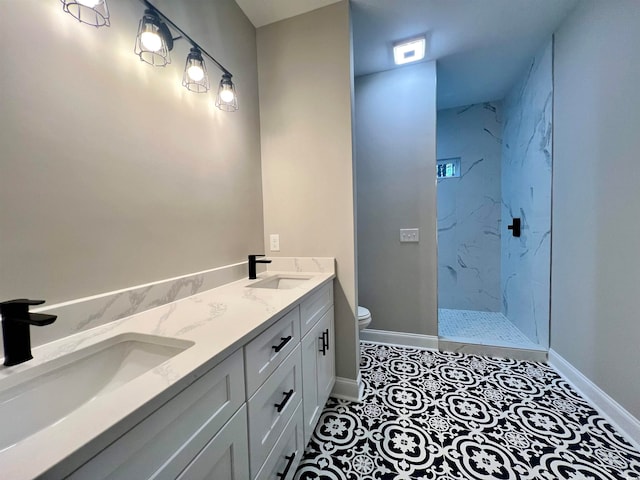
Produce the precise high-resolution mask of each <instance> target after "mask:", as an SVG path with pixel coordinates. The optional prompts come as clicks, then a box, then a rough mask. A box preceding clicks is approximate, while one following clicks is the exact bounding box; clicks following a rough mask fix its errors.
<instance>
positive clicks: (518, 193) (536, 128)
mask: <svg viewBox="0 0 640 480" xmlns="http://www.w3.org/2000/svg"><path fill="white" fill-rule="evenodd" d="M551 68H552V45H551V43H549V44H548V45H546V47H545V48H544V49H543V50H542V51H541V52H540V54H539V55H537V56H536V57H535V58H534V60H533V61H532V63H531V68H530V69H529V70H528V71H527V74H526V75H525V76H524V77H523V78H522V79H521V80H520V82H518V83H517V84H516V85H515V86H514V87H513V88H512V90H511V92H510V93H509V94H508V95H507V97H506V98H505V100H504V119H505V122H504V129H503V140H504V141H503V147H502V209H501V211H502V223H503V225H504V226H505V227H503V235H502V242H501V246H502V259H501V260H502V261H501V275H500V277H501V298H502V312H503V313H504V314H505V315H506V317H507V318H508V319H509V320H510V321H511V322H513V323H514V325H516V326H517V327H518V328H519V329H520V330H521V331H522V332H523V333H525V334H526V335H527V336H528V337H529V338H530V339H531V340H532V341H534V342H540V344H541V345H542V346H544V347H548V341H549V340H548V335H549V334H548V330H549V306H548V304H549V295H550V291H549V290H550V274H549V272H550V245H551V167H552V165H551V148H552V147H551V146H552V136H551V131H552V129H551V126H552V104H553V83H552V72H551ZM514 217H517V218H520V219H521V221H522V234H521V237H520V238H515V237H513V236H511V235H510V234H509V233H508V232H507V231H506V225H508V224H510V223H511V219H512V218H514Z"/></svg>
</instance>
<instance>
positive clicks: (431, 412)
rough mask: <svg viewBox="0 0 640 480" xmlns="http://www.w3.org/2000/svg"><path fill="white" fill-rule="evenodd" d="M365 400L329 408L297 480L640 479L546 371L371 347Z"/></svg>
mask: <svg viewBox="0 0 640 480" xmlns="http://www.w3.org/2000/svg"><path fill="white" fill-rule="evenodd" d="M361 371H362V378H363V382H364V384H365V392H364V401H363V402H362V403H352V402H347V401H344V400H336V399H330V400H329V402H328V404H327V406H326V407H325V409H324V411H323V413H322V416H321V418H320V421H319V423H318V426H317V428H316V430H315V432H314V433H313V436H312V438H311V441H310V442H309V444H308V445H307V449H306V452H305V455H304V457H303V459H302V462H301V463H300V466H299V468H298V471H297V472H296V476H295V478H296V479H297V480H316V479H317V480H345V479H348V480H386V479H389V480H391V479H394V480H413V479H438V480H460V479H474V480H489V479H491V480H493V479H505V480H507V479H508V480H512V479H513V480H520V479H522V480H533V479H536V480H537V479H540V480H561V479H567V480H601V479H602V480H610V479H625V480H630V479H640V452H638V451H637V450H635V449H634V448H633V446H632V445H630V444H629V443H628V442H627V441H625V439H624V438H622V437H621V436H620V435H619V434H618V433H617V432H616V431H615V430H614V428H613V427H612V426H611V425H610V424H609V423H608V422H607V421H606V420H605V419H604V418H603V417H602V416H600V415H599V414H598V413H597V412H596V411H595V410H594V409H593V408H592V407H591V406H590V405H589V404H588V403H587V402H586V401H585V400H584V399H583V398H581V397H580V395H578V394H577V393H576V392H575V391H574V390H573V389H572V388H571V387H570V386H569V384H568V383H567V382H565V381H564V380H563V379H562V378H561V377H560V376H558V374H556V373H555V372H554V370H553V369H552V368H551V367H549V366H547V365H545V364H543V363H536V362H525V361H519V360H507V359H497V358H489V357H480V356H474V355H464V354H459V353H440V352H433V351H427V350H420V349H416V348H404V347H393V346H388V345H376V344H371V343H363V344H362V366H361Z"/></svg>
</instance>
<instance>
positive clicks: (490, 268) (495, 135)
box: [437, 102, 502, 312]
mask: <svg viewBox="0 0 640 480" xmlns="http://www.w3.org/2000/svg"><path fill="white" fill-rule="evenodd" d="M500 117H501V103H500V102H489V103H480V104H475V105H468V106H465V107H459V108H451V109H446V110H440V111H438V131H437V141H438V144H437V152H438V159H444V158H452V157H459V158H460V177H458V178H442V179H438V307H439V308H448V309H457V310H478V311H485V312H499V311H500V306H501V296H500V156H501V139H500V138H501V136H502V122H501V118H500Z"/></svg>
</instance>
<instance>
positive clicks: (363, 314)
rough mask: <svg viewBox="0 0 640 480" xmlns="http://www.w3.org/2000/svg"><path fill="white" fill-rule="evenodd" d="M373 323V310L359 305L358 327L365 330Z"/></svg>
mask: <svg viewBox="0 0 640 480" xmlns="http://www.w3.org/2000/svg"><path fill="white" fill-rule="evenodd" d="M370 323H371V312H370V311H369V310H368V309H366V308H364V307H361V306H359V305H358V328H359V329H360V330H364V329H365V328H367V327H368V326H369V324H370Z"/></svg>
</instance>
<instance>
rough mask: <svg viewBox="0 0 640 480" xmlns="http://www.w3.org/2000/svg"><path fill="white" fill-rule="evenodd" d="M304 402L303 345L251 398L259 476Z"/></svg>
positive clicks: (253, 461)
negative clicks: (262, 467) (273, 449)
mask: <svg viewBox="0 0 640 480" xmlns="http://www.w3.org/2000/svg"><path fill="white" fill-rule="evenodd" d="M301 399H302V358H301V356H300V345H297V346H296V348H295V350H294V351H293V352H291V354H290V355H289V356H288V357H287V358H286V359H285V360H284V361H283V362H282V363H281V364H280V366H279V367H278V368H277V369H276V371H275V372H273V374H272V375H271V376H270V377H269V379H268V380H267V381H266V382H265V383H264V385H262V386H261V387H260V388H259V389H258V391H257V392H256V393H255V394H254V395H253V397H251V398H250V399H249V402H248V404H249V456H250V462H249V463H250V466H251V473H252V475H255V474H256V473H257V472H258V471H259V470H260V467H261V466H262V464H263V463H264V461H265V459H266V458H267V455H268V454H269V452H270V451H271V449H272V448H273V446H274V445H275V443H276V441H277V440H278V437H279V436H280V434H281V433H282V431H283V429H284V427H285V425H286V424H287V422H288V421H289V419H290V418H291V415H292V414H293V412H294V411H295V409H296V407H297V406H298V404H299V403H300V400H301Z"/></svg>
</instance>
